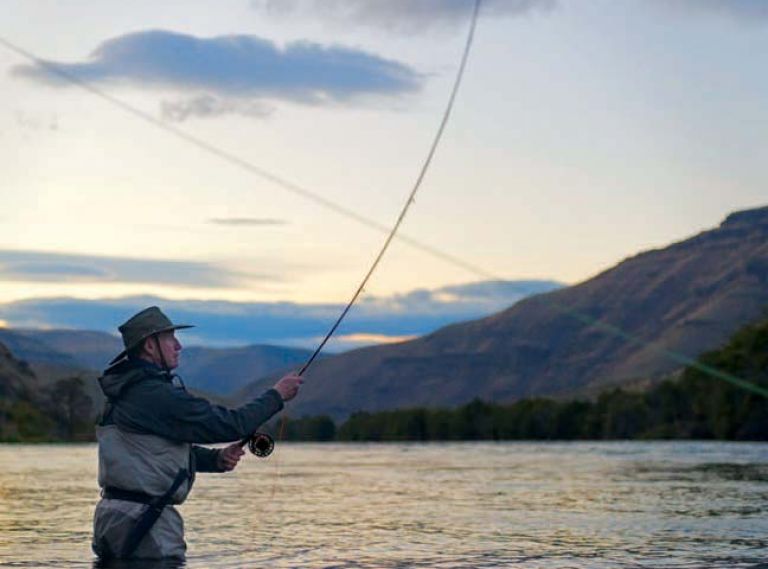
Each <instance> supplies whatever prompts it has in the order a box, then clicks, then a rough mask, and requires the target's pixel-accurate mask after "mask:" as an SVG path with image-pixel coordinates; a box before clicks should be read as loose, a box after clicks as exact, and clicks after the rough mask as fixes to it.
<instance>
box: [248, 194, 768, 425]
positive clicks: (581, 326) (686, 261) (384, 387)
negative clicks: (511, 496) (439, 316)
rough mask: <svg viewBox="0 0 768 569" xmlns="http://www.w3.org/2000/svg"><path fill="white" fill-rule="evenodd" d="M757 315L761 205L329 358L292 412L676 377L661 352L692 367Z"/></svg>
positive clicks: (764, 269)
mask: <svg viewBox="0 0 768 569" xmlns="http://www.w3.org/2000/svg"><path fill="white" fill-rule="evenodd" d="M766 306H768V207H764V208H760V209H754V210H749V211H743V212H737V213H734V214H731V215H729V216H728V217H727V218H726V219H725V221H724V222H723V223H722V224H721V225H720V226H719V227H717V228H715V229H712V230H709V231H705V232H703V233H701V234H699V235H696V236H694V237H691V238H689V239H686V240H684V241H682V242H679V243H675V244H673V245H671V246H669V247H666V248H663V249H658V250H652V251H647V252H644V253H641V254H639V255H636V256H634V257H632V258H629V259H627V260H625V261H623V262H621V263H620V264H618V265H617V266H615V267H613V268H611V269H609V270H606V271H605V272H603V273H601V274H599V275H597V276H596V277H594V278H592V279H589V280H588V281H586V282H584V283H581V284H578V285H575V286H572V287H568V288H565V289H560V290H557V291H554V292H551V293H547V294H543V295H538V296H535V297H531V298H528V299H525V300H523V301H521V302H519V303H517V304H515V305H514V306H513V307H511V308H510V309H508V310H505V311H503V312H501V313H498V314H496V315H493V316H490V317H488V318H483V319H480V320H476V321H472V322H468V323H463V324H456V325H452V326H448V327H446V328H443V329H441V330H439V331H437V332H435V333H433V334H430V335H428V336H425V337H423V338H420V339H417V340H413V341H410V342H404V343H401V344H396V345H390V346H381V347H372V348H364V349H359V350H354V351H351V352H347V353H344V354H341V355H339V356H334V357H329V358H327V359H326V360H324V361H322V362H318V363H317V365H316V366H315V367H313V368H312V369H311V370H310V372H309V374H308V376H307V382H306V384H305V387H304V389H303V391H302V394H301V397H300V398H299V399H298V400H297V401H296V403H295V404H294V406H293V411H292V412H293V413H294V414H297V415H301V414H308V415H317V414H330V415H331V416H333V417H335V418H337V419H338V418H343V417H346V416H347V415H349V414H350V413H352V412H354V411H357V410H361V409H362V410H370V411H377V410H384V409H396V408H406V407H415V406H456V405H461V404H464V403H466V402H468V401H470V400H472V399H475V398H481V399H483V400H485V401H489V402H496V403H500V402H511V401H514V400H517V399H520V398H525V397H538V396H554V397H569V396H573V395H576V394H580V393H584V392H585V391H591V392H596V391H598V390H602V389H604V388H606V387H609V386H618V385H623V384H626V383H634V382H637V381H638V380H660V379H661V378H663V377H664V376H666V375H668V374H670V373H672V372H674V371H675V370H678V369H680V368H681V367H682V365H681V363H680V362H679V360H677V361H676V360H675V359H673V358H670V357H668V355H665V353H664V350H666V351H674V352H679V353H682V354H685V356H687V357H690V358H696V357H697V356H699V355H700V354H702V353H703V352H706V351H709V350H712V349H714V348H716V347H718V346H720V345H722V344H723V343H724V342H725V341H726V340H727V338H728V337H730V336H731V335H732V334H733V333H734V332H735V331H736V330H737V329H739V328H740V327H742V326H744V325H745V324H748V323H749V322H752V321H755V320H757V319H759V318H760V317H762V316H763V315H764V311H765V307H766ZM608 327H613V328H612V329H613V330H614V331H615V330H620V333H618V334H617V333H609V332H607V328H608ZM627 339H629V341H627ZM267 383H268V380H260V381H257V382H254V383H253V384H251V385H250V386H248V387H247V388H246V390H244V391H243V393H242V394H241V396H247V395H251V394H255V392H257V391H260V390H261V389H263V388H264V386H265V385H266V384H267Z"/></svg>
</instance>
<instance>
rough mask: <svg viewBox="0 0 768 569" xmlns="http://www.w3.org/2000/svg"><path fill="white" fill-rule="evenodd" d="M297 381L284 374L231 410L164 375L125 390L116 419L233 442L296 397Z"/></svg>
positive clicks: (187, 437) (189, 437)
mask: <svg viewBox="0 0 768 569" xmlns="http://www.w3.org/2000/svg"><path fill="white" fill-rule="evenodd" d="M300 384H301V379H300V378H299V377H298V376H296V375H294V374H290V375H287V376H285V377H283V378H282V379H281V380H280V381H278V382H277V384H276V385H275V387H274V388H273V389H268V390H267V391H266V392H264V394H262V395H261V396H260V397H257V398H256V399H254V400H253V401H251V402H250V403H248V404H247V405H244V406H242V407H239V408H237V409H229V408H227V407H222V406H220V405H214V404H212V403H211V402H209V401H208V400H206V399H203V398H202V397H195V396H194V395H192V394H190V393H189V392H187V391H186V390H184V389H182V388H180V387H174V386H173V385H172V384H171V383H170V382H168V381H165V380H163V379H156V380H155V379H149V380H146V381H143V382H141V383H140V384H138V385H136V387H134V388H133V389H132V390H130V391H129V392H128V393H127V394H126V396H125V397H124V399H123V400H122V401H121V402H120V404H119V405H118V406H117V407H116V409H115V412H114V420H115V422H116V423H117V424H118V425H120V426H122V427H125V428H127V429H128V430H133V431H137V432H149V433H152V434H155V435H158V436H161V437H165V438H169V439H174V440H177V441H183V442H190V443H209V444H211V443H223V442H231V441H235V440H239V439H242V438H245V437H247V436H248V435H251V434H253V432H254V431H256V429H258V428H259V426H260V425H262V424H263V423H265V422H266V421H268V420H269V419H270V418H271V417H272V416H273V415H274V414H275V413H277V412H278V411H280V410H281V409H282V408H283V401H284V400H286V401H287V400H289V399H292V398H293V397H295V395H296V393H297V392H298V388H299V385H300ZM205 460H206V459H205V458H203V461H204V462H205Z"/></svg>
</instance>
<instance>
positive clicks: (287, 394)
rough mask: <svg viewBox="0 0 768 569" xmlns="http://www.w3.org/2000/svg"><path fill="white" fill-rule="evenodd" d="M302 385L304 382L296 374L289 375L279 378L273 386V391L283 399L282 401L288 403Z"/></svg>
mask: <svg viewBox="0 0 768 569" xmlns="http://www.w3.org/2000/svg"><path fill="white" fill-rule="evenodd" d="M302 383H304V380H303V379H301V377H300V376H299V375H298V374H295V373H289V374H288V375H285V376H283V377H282V378H280V381H278V382H277V383H276V384H275V390H276V391H277V392H278V393H279V394H280V397H282V398H283V401H290V400H291V399H293V398H294V397H296V394H297V393H298V392H299V386H300V385H301V384H302Z"/></svg>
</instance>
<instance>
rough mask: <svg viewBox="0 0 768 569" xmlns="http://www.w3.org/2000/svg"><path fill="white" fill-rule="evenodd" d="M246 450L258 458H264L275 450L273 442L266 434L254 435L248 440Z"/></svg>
mask: <svg viewBox="0 0 768 569" xmlns="http://www.w3.org/2000/svg"><path fill="white" fill-rule="evenodd" d="M248 450H249V451H251V454H253V455H255V456H258V457H259V458H266V457H268V456H269V455H270V454H272V451H273V450H275V441H274V439H273V438H272V437H270V436H269V435H268V434H266V433H254V434H253V436H251V438H250V439H248Z"/></svg>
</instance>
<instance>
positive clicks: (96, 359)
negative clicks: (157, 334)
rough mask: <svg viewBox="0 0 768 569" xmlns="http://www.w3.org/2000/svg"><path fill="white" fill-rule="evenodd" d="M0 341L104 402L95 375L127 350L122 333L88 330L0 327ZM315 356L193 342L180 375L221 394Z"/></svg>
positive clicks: (42, 376) (42, 373)
mask: <svg viewBox="0 0 768 569" xmlns="http://www.w3.org/2000/svg"><path fill="white" fill-rule="evenodd" d="M182 340H183V338H182ZM0 342H3V343H4V344H5V345H6V346H7V348H8V349H10V351H11V352H12V353H13V354H15V355H16V356H17V357H18V358H20V359H21V360H23V361H25V362H27V363H28V364H29V367H30V368H31V370H32V371H34V373H35V374H36V376H37V378H38V380H39V381H40V382H42V383H43V384H45V383H50V382H54V381H57V380H59V379H63V378H67V377H73V376H81V377H83V378H84V379H86V390H87V392H88V395H89V396H90V397H91V398H92V399H93V400H94V401H95V402H97V403H98V404H99V406H100V404H101V402H102V401H103V399H102V394H101V390H100V389H99V388H98V386H97V385H96V382H95V379H96V378H97V377H98V376H99V374H100V372H101V371H102V370H103V369H104V367H106V364H107V362H109V361H110V360H111V359H112V358H113V357H114V356H115V355H116V354H118V353H119V352H120V350H121V349H122V343H121V341H120V339H119V338H118V337H117V336H113V335H111V334H106V333H104V332H94V331H89V330H32V329H25V330H10V329H0ZM310 354H311V352H310V351H309V350H304V349H301V348H284V347H279V346H264V345H251V346H242V347H238V348H203V347H199V346H190V347H188V348H185V349H184V352H183V354H182V360H181V366H180V368H179V373H180V374H181V375H182V377H183V378H184V382H185V384H186V385H187V387H189V388H190V389H192V390H195V391H198V392H204V393H207V394H210V395H213V396H219V397H221V396H223V395H227V394H230V393H232V392H234V391H236V390H237V389H240V388H242V386H243V385H246V384H247V383H249V382H250V381H253V379H254V378H257V377H261V376H263V375H266V374H268V373H271V372H273V371H275V370H278V369H284V368H286V367H289V366H295V365H299V364H302V363H304V362H305V361H306V360H307V358H308V357H309V356H310ZM91 380H94V381H91ZM214 398H216V399H218V398H217V397H214Z"/></svg>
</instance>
